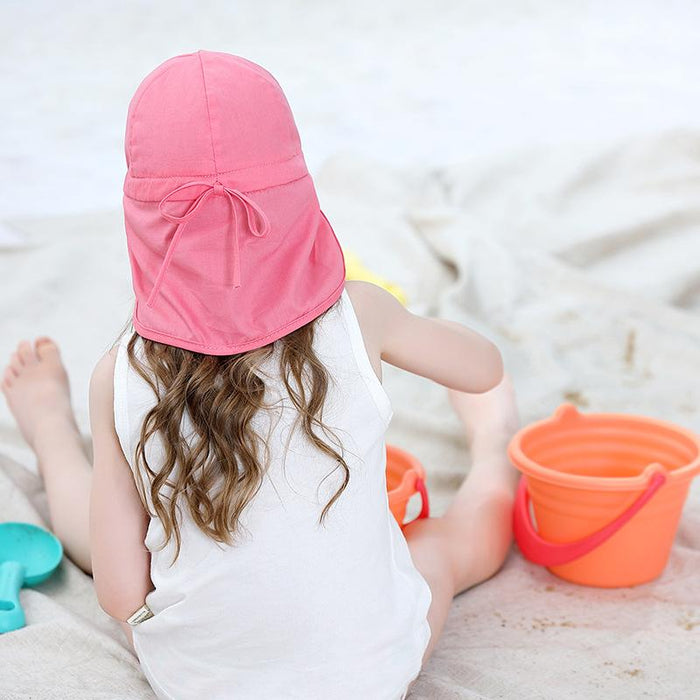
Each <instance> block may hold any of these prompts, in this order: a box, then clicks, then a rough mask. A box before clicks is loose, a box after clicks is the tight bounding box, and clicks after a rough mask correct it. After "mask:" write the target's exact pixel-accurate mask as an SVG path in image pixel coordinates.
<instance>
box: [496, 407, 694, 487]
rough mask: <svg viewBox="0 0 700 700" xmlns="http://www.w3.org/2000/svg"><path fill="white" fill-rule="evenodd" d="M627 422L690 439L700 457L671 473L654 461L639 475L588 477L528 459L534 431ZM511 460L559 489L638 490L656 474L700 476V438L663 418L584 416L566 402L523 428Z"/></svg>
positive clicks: (516, 437)
mask: <svg viewBox="0 0 700 700" xmlns="http://www.w3.org/2000/svg"><path fill="white" fill-rule="evenodd" d="M601 418H602V419H606V418H609V419H616V420H619V419H623V420H626V421H630V422H635V423H638V424H642V425H644V424H646V425H653V426H656V427H661V428H664V429H666V430H669V431H671V432H674V433H676V434H678V435H680V436H683V437H685V438H687V439H688V440H690V441H691V442H692V443H693V444H694V445H695V447H696V451H697V454H696V456H695V458H694V459H693V460H692V461H690V462H689V463H688V464H686V465H684V466H682V467H679V468H678V469H672V470H668V469H666V468H665V467H664V466H663V465H661V464H659V463H658V462H654V461H653V460H650V462H649V464H648V465H647V466H646V467H645V468H644V469H643V470H642V471H641V472H640V473H639V474H636V475H635V476H613V477H600V476H586V475H583V474H568V473H566V472H560V471H556V470H555V469H550V468H549V467H545V466H542V465H541V464H538V463H537V462H535V461H534V460H533V459H531V458H530V457H528V456H527V455H526V454H525V452H524V450H523V448H522V441H523V439H524V438H525V437H526V436H527V435H529V434H530V433H531V432H532V431H534V430H537V429H538V428H541V427H543V426H547V425H553V424H557V425H562V424H564V425H566V424H567V423H568V424H571V423H573V422H579V421H582V420H583V421H585V420H600V419H601ZM508 457H509V458H510V460H511V462H512V463H513V465H514V466H515V468H516V469H517V470H518V471H520V472H521V473H523V474H524V475H525V476H527V477H533V478H537V479H539V480H540V481H545V482H548V483H551V484H555V485H558V486H568V487H571V488H579V489H585V490H591V491H600V490H605V491H625V490H628V491H634V490H639V489H641V488H644V487H645V486H646V485H647V484H648V483H649V480H650V479H651V478H652V476H653V474H654V473H657V472H662V473H663V474H665V476H666V477H667V479H668V481H669V482H678V481H690V480H691V479H692V478H693V477H695V476H696V475H697V474H698V473H700V436H698V435H697V434H696V433H695V432H693V431H692V430H690V429H689V428H685V427H683V426H680V425H677V424H676V423H672V422H670V421H666V420H663V419H661V418H653V417H651V416H644V415H640V414H633V413H615V412H591V413H582V412H580V411H579V410H578V408H577V407H576V406H574V404H572V403H563V404H561V405H560V406H559V407H558V408H556V409H555V410H554V412H553V413H552V415H551V416H548V417H546V418H543V419H541V420H538V421H534V422H532V423H529V424H528V425H526V426H523V427H522V428H520V430H518V431H517V433H515V435H513V437H512V438H511V441H510V443H509V444H508Z"/></svg>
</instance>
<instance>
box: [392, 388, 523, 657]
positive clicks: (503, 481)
mask: <svg viewBox="0 0 700 700" xmlns="http://www.w3.org/2000/svg"><path fill="white" fill-rule="evenodd" d="M448 394H449V398H450V403H451V404H452V407H453V408H454V409H455V411H456V412H457V415H458V416H459V418H460V420H461V422H462V424H463V425H464V429H465V432H466V435H467V440H468V442H469V443H470V449H471V455H472V466H471V470H470V472H469V474H468V476H467V478H466V479H465V480H464V482H463V484H462V486H461V487H460V488H459V490H458V491H457V494H456V495H455V498H454V500H453V501H452V503H451V504H450V507H449V508H448V510H447V512H446V513H445V514H444V515H443V516H441V517H436V518H427V519H424V520H417V521H414V522H412V523H410V524H409V525H407V526H406V528H405V529H404V534H405V536H406V539H407V541H408V546H409V549H410V551H411V557H412V558H413V562H414V564H415V565H416V568H417V569H418V570H419V571H420V572H421V574H422V575H423V577H424V578H425V580H426V581H427V583H428V585H429V586H430V589H431V591H432V594H433V601H432V604H431V607H430V610H429V612H428V622H429V624H430V629H431V638H430V642H429V644H428V648H427V649H426V651H425V654H424V656H423V662H424V663H425V661H427V659H428V658H429V657H430V655H431V654H432V652H433V650H434V649H435V645H436V644H437V641H438V639H439V637H440V634H441V633H442V629H443V627H444V625H445V621H446V619H447V615H448V613H449V610H450V605H451V603H452V599H453V598H454V596H456V595H458V594H459V593H461V592H463V591H465V590H467V589H468V588H470V587H472V586H475V585H476V584H478V583H481V582H482V581H485V580H486V579H488V578H490V577H491V576H493V574H495V573H496V572H497V571H498V570H499V569H500V568H501V566H502V564H503V562H504V561H505V558H506V556H507V554H508V551H509V549H510V545H511V542H512V527H511V518H512V506H513V498H514V495H515V488H516V485H517V480H518V472H517V471H516V470H515V468H514V467H513V466H512V465H511V464H510V461H509V460H508V457H507V454H506V449H507V445H508V442H509V441H510V438H511V437H512V436H513V434H514V433H515V431H516V430H517V429H518V427H519V419H518V412H517V408H516V403H515V395H514V392H513V387H512V384H511V381H510V378H509V377H508V376H507V375H506V376H504V378H503V380H502V381H501V383H500V384H499V385H498V386H497V387H495V388H494V389H491V390H490V391H488V392H486V393H484V394H465V393H463V392H459V391H454V390H451V389H450V390H448Z"/></svg>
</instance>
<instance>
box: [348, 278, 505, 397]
mask: <svg viewBox="0 0 700 700" xmlns="http://www.w3.org/2000/svg"><path fill="white" fill-rule="evenodd" d="M350 284H351V285H352V296H353V299H355V300H357V301H358V302H359V303H357V304H356V308H357V313H358V315H362V327H363V329H364V328H367V329H368V333H367V335H368V337H369V338H370V339H371V340H370V341H369V343H371V344H374V345H375V346H376V347H375V348H374V350H375V351H379V353H380V354H381V359H382V360H384V361H385V362H388V363H389V364H392V365H394V366H396V367H400V368H401V369H405V370H407V371H408V372H412V373H414V374H418V375H420V376H422V377H427V378H428V379H432V380H433V381H435V382H437V383H438V384H442V385H443V386H446V387H449V388H450V389H456V390H457V391H465V392H468V393H471V394H481V393H484V392H486V391H488V390H489V389H492V388H493V387H495V386H496V385H497V384H498V383H499V382H500V381H501V379H502V378H503V360H502V358H501V353H500V352H499V350H498V348H497V347H496V346H495V345H494V344H493V343H492V342H491V341H490V340H488V339H487V338H485V337H484V336H483V335H481V334H479V333H477V332H476V331H473V330H471V329H470V328H468V327H467V326H465V325H463V324H461V323H457V322H455V321H447V320H444V319H436V318H427V317H424V316H417V315H416V314H413V313H411V312H410V311H409V310H408V309H407V308H406V307H404V306H403V305H402V304H401V303H400V302H399V301H398V299H397V298H396V297H395V296H394V295H393V294H390V293H389V292H387V291H386V290H384V289H383V288H382V287H379V286H378V285H375V284H373V283H371V282H364V281H360V280H354V281H352V282H351V283H350Z"/></svg>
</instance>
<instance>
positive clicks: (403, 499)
mask: <svg viewBox="0 0 700 700" xmlns="http://www.w3.org/2000/svg"><path fill="white" fill-rule="evenodd" d="M386 488H387V492H388V496H389V508H390V509H391V512H392V514H393V515H394V517H395V518H396V522H398V524H399V525H400V527H401V529H403V528H404V527H405V526H406V525H408V523H404V520H405V518H406V507H407V506H408V501H409V500H410V498H411V496H413V494H414V493H420V496H421V511H420V513H419V514H418V516H417V517H416V520H418V519H420V518H427V517H429V516H430V504H429V503H428V490H427V488H426V486H425V470H424V469H423V465H422V464H421V463H420V462H419V461H418V460H417V459H416V458H415V457H414V456H413V455H412V454H410V453H408V452H406V451H405V450H402V449H400V448H399V447H395V446H394V445H389V444H387V446H386ZM410 522H413V521H410Z"/></svg>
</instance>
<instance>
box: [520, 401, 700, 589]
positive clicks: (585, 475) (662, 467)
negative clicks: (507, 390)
mask: <svg viewBox="0 0 700 700" xmlns="http://www.w3.org/2000/svg"><path fill="white" fill-rule="evenodd" d="M508 455H509V457H510V459H511V461H512V462H513V464H514V465H515V467H516V468H517V469H518V470H519V471H521V472H522V473H523V477H522V478H521V480H520V485H519V487H518V492H517V497H516V503H515V509H514V515H513V532H514V535H515V538H516V541H517V542H518V546H519V547H520V550H521V551H522V553H523V555H524V556H525V557H526V558H527V559H529V560H530V561H533V562H535V563H537V564H541V565H543V566H546V567H547V568H548V569H549V570H550V571H551V572H552V573H553V574H555V575H556V576H559V577H560V578H563V579H565V580H567V581H571V582H573V583H579V584H584V585H587V586H601V587H604V588H616V587H620V586H635V585H638V584H640V583H646V582H647V581H651V580H652V579H654V578H656V577H657V576H659V575H660V574H661V572H662V571H663V570H664V567H665V566H666V563H667V561H668V557H669V554H670V551H671V545H672V544H673V539H674V537H675V535H676V529H677V528H678V521H679V520H680V516H681V511H682V510H683V505H684V503H685V500H686V497H687V495H688V488H689V486H690V483H691V481H692V479H693V477H694V476H695V475H696V474H698V473H699V472H700V438H698V436H697V435H695V434H694V433H693V432H691V431H689V430H685V429H683V428H680V427H678V426H676V425H673V424H672V423H668V422H665V421H661V420H657V419H654V418H647V417H643V416H633V415H624V414H616V413H591V414H587V415H584V414H581V413H579V412H578V411H577V410H576V408H575V407H574V406H573V405H571V404H563V405H562V406H560V407H559V408H558V409H557V410H556V411H555V412H554V415H553V416H552V417H551V418H548V419H545V420H542V421H538V422H536V423H533V424H531V425H529V426H527V427H525V428H522V429H521V430H520V431H518V432H517V433H516V434H515V435H514V437H513V439H512V440H511V442H510V444H509V447H508ZM530 500H531V501H532V510H533V512H534V517H535V520H536V522H537V530H535V528H534V527H533V525H532V520H531V513H530Z"/></svg>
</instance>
